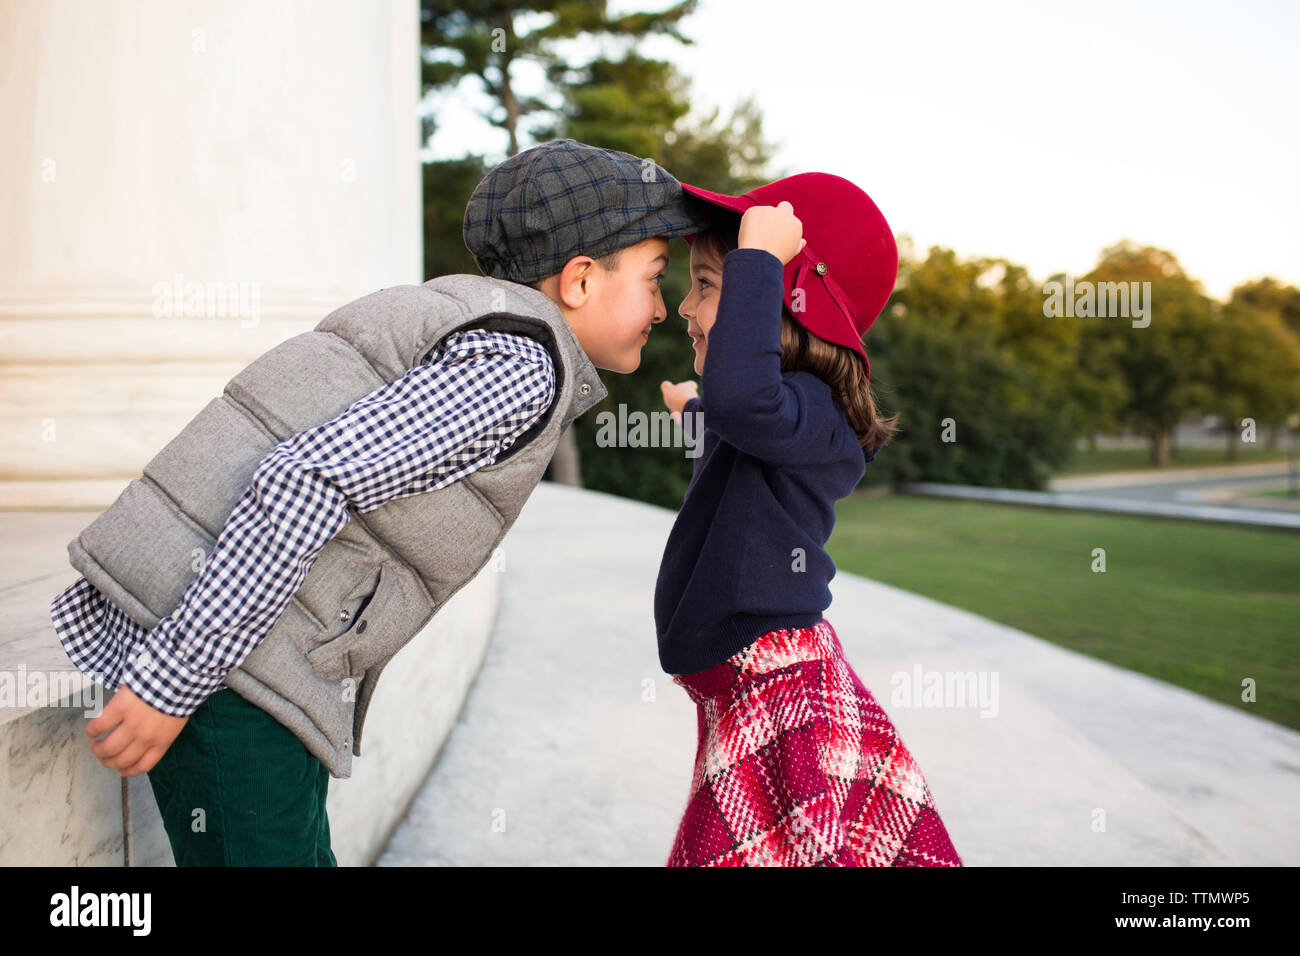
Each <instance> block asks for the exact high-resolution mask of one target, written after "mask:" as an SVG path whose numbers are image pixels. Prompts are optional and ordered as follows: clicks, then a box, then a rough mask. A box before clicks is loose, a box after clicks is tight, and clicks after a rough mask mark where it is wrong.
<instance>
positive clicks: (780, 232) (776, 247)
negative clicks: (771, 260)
mask: <svg viewBox="0 0 1300 956" xmlns="http://www.w3.org/2000/svg"><path fill="white" fill-rule="evenodd" d="M737 238H738V243H737V244H738V246H739V247H740V248H741V249H766V250H767V251H768V252H770V253H772V255H774V256H776V257H777V258H778V259H780V260H781V265H785V264H786V263H787V262H789V261H790V260H791V259H793V258H794V257H795V256H796V255H798V254H799V250H800V249H802V248H803V247H804V245H805V244H807V242H808V240H807V239H804V238H803V223H802V222H800V221H799V220H798V219H797V218H796V217H795V214H794V207H793V206H791V205H790V203H789V202H787V201H785V200H782V201H781V204H780V205H778V206H751V207H750V208H749V209H746V210H745V214H744V215H743V216H741V217H740V234H739V236H738V237H737Z"/></svg>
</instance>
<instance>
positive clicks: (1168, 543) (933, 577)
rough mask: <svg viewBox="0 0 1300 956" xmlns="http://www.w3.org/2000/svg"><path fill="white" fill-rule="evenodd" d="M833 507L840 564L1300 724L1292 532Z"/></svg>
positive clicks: (945, 509) (937, 504) (1023, 511)
mask: <svg viewBox="0 0 1300 956" xmlns="http://www.w3.org/2000/svg"><path fill="white" fill-rule="evenodd" d="M836 515H837V520H836V525H835V532H834V534H833V535H832V536H831V540H830V542H829V551H830V554H831V557H832V558H833V559H834V560H835V564H836V566H837V567H838V568H839V569H840V570H841V571H848V572H853V573H855V574H861V575H863V576H865V577H869V578H873V579H875V580H877V581H881V582H883V583H885V584H890V585H893V586H894V587H899V588H903V589H905V590H908V591H914V592H916V593H917V594H923V595H925V596H926V597H930V598H934V599H935V600H938V601H943V602H945V603H947V604H952V605H954V606H956V607H960V608H964V609H966V610H969V611H973V612H974V613H976V614H980V615H982V616H984V617H987V618H990V619H991V620H994V621H998V622H1000V623H1003V624H1007V625H1010V626H1012V627H1016V628H1019V629H1020V630H1023V631H1026V632H1028V633H1030V634H1033V635H1035V636H1037V637H1040V638H1042V639H1044V640H1047V641H1051V642H1053V643H1055V644H1059V645H1061V646H1062V647H1068V648H1070V649H1071V650H1075V651H1078V652H1080V653H1083V654H1088V655H1090V656H1092V657H1096V658H1100V659H1102V660H1106V661H1110V662H1111V663H1114V664H1117V665H1119V666H1121V667H1127V668H1130V669H1131V670H1135V671H1140V672H1142V673H1144V674H1149V675H1151V676H1152V677H1157V678H1160V679H1161V680H1165V681H1169V682H1170V683H1173V684H1178V685H1180V686H1182V687H1186V688H1187V689H1189V690H1192V691H1195V692H1196V693H1198V694H1203V695H1204V696H1206V697H1209V698H1212V699H1213V700H1216V701H1220V702H1222V703H1225V704H1228V705H1230V706H1232V707H1236V708H1239V709H1241V710H1244V711H1246V712H1247V713H1251V714H1255V715H1256V716H1260V717H1265V718H1268V719H1270V720H1274V721H1277V722H1278V723H1280V724H1284V725H1286V726H1288V727H1291V728H1294V729H1300V654H1298V653H1297V651H1298V650H1300V536H1297V535H1296V534H1295V533H1293V532H1285V531H1266V530H1255V529H1250V528H1239V527H1227V526H1222V527H1221V526H1218V525H1211V524H1205V523H1201V522H1194V521H1173V520H1165V519H1150V518H1136V517H1128V516H1121V515H1099V514H1095V513H1090V512H1083V511H1064V510H1056V509H1048V508H1033V507H1017V506H1014V505H1003V504H995V503H986V502H974V501H952V500H949V499H943V498H927V497H923V496H912V495H879V496H877V495H863V494H856V495H853V496H852V497H850V498H848V499H845V500H844V501H841V502H839V504H838V505H837V507H836ZM1094 548H1104V549H1105V552H1106V571H1105V573H1096V572H1093V571H1092V570H1091V566H1092V562H1093V556H1092V550H1093V549H1094ZM1247 677H1249V678H1253V679H1254V681H1255V693H1256V702H1255V703H1250V704H1247V703H1243V702H1242V700H1241V692H1242V685H1241V682H1242V680H1243V679H1244V678H1247Z"/></svg>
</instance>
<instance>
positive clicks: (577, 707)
mask: <svg viewBox="0 0 1300 956" xmlns="http://www.w3.org/2000/svg"><path fill="white" fill-rule="evenodd" d="M672 521H673V514H672V513H671V512H669V511H666V510H664V509H661V508H654V507H651V506H648V505H644V504H640V503H637V502H631V501H628V500H626V499H622V498H616V497H612V496H608V495H599V494H596V493H593V492H587V491H579V490H576V489H572V488H567V487H563V486H558V485H554V484H550V483H543V484H542V485H541V486H539V487H538V489H537V491H536V492H535V493H534V494H533V496H532V498H531V499H530V500H529V502H528V504H527V506H526V507H525V509H524V512H523V514H522V515H521V516H520V519H519V521H518V522H517V524H516V526H515V527H514V528H513V529H512V530H511V533H510V535H509V536H508V537H507V539H506V541H505V544H504V551H505V559H506V565H505V569H504V571H503V573H504V574H505V578H504V579H503V581H502V605H501V608H500V613H499V617H498V621H497V625H496V629H495V633H494V637H493V643H492V645H491V646H490V648H489V651H488V655H487V659H486V660H485V662H484V664H483V668H482V671H481V672H480V674H479V677H478V680H477V682H476V684H475V686H474V689H473V691H472V692H471V694H470V697H469V698H468V700H467V701H466V703H465V706H464V710H463V711H462V713H461V716H460V719H459V722H458V724H457V726H456V728H455V730H454V731H453V733H452V735H451V737H450V739H449V740H448V742H447V744H446V746H445V747H444V749H443V752H442V755H441V757H440V759H439V762H438V764H437V766H436V768H435V769H434V772H433V773H432V775H431V776H430V778H429V780H428V782H427V783H426V785H425V787H424V789H423V790H422V792H421V793H420V795H419V796H418V797H417V799H416V801H415V802H414V804H413V805H412V807H411V811H410V813H409V814H408V817H407V819H406V820H405V821H404V822H403V823H402V825H401V826H400V827H399V829H398V830H397V832H396V833H395V835H394V837H393V840H392V841H391V843H390V845H389V848H388V850H387V851H386V852H385V854H384V855H383V857H382V858H381V859H380V861H379V865H381V866H385V865H407V864H421V865H429V864H432V865H494V864H524V865H527V864H559V865H646V866H660V865H662V864H663V862H664V859H665V858H666V856H667V853H668V849H669V847H670V846H671V843H672V839H673V836H674V833H675V831H676V826H677V822H678V819H679V815H680V813H681V812H682V810H683V809H684V807H685V801H686V797H687V789H688V786H689V783H690V774H691V765H692V761H693V760H694V755H695V739H696V738H695V734H696V722H695V708H694V705H693V704H692V703H691V702H690V700H689V698H687V696H686V694H685V692H684V691H683V690H682V689H681V688H679V687H678V686H677V685H675V684H673V683H672V681H671V679H670V678H668V677H667V676H665V675H664V674H663V672H662V671H661V670H660V668H659V664H658V657H657V655H656V649H655V636H654V625H653V620H654V618H653V615H652V612H651V607H652V604H651V602H652V598H653V592H654V583H655V573H656V570H657V567H658V562H659V556H660V553H661V551H662V548H663V544H664V540H665V538H666V537H667V534H668V530H669V528H670V527H671V524H672ZM832 592H833V594H834V604H833V605H832V606H831V607H830V609H829V610H828V611H827V618H828V619H829V620H830V621H831V623H832V624H833V625H834V626H835V629H836V631H837V632H838V633H839V635H840V638H841V640H842V642H843V644H844V646H845V650H846V653H847V654H848V657H849V660H850V662H851V663H852V664H853V666H854V668H855V669H856V670H857V671H858V673H859V675H860V676H861V677H862V679H863V681H864V682H865V683H866V685H867V686H868V687H869V688H870V689H871V690H872V691H873V692H874V693H875V694H876V696H877V697H878V698H879V699H880V701H881V703H882V705H883V706H884V707H885V709H886V710H887V711H888V712H889V714H890V716H891V717H892V718H893V720H894V722H895V724H896V725H897V726H898V729H899V732H900V733H901V734H902V737H903V740H904V741H905V742H906V743H907V745H908V747H909V749H911V750H912V752H913V753H914V754H915V755H916V758H917V760H918V762H919V763H920V765H921V768H922V770H923V772H924V773H925V774H926V777H927V779H928V780H929V783H930V787H931V790H932V791H933V792H934V795H935V800H936V802H937V805H938V808H939V812H940V813H941V814H942V816H943V817H944V820H945V822H946V824H947V825H948V828H949V831H950V832H951V834H952V836H953V840H954V842H955V843H956V846H957V849H958V851H959V852H960V853H961V854H962V855H963V857H964V859H965V861H966V863H967V864H968V865H970V866H998V865H1011V866H1017V865H1031V866H1038V865H1076V864H1082V865H1148V864H1151V865H1173V866H1188V865H1233V864H1240V865H1279V864H1281V865H1295V864H1296V863H1298V862H1300V734H1297V733H1296V732H1294V731H1291V730H1289V729H1287V728H1284V727H1281V726H1279V725H1277V724H1274V723H1272V722H1269V721H1266V720H1262V719H1260V718H1256V717H1252V716H1250V715H1248V714H1245V713H1241V712H1239V711H1237V710H1235V709H1233V708H1230V707H1226V706H1223V705H1220V704H1216V703H1213V702H1211V701H1208V700H1206V699H1204V698H1201V697H1199V696H1197V695H1195V694H1192V693H1189V692H1187V691H1184V690H1182V689H1180V688H1177V687H1174V686H1172V685H1169V684H1165V683H1163V682H1160V681H1157V680H1153V679H1150V678H1147V677H1143V676H1141V675H1137V674H1134V673H1131V672H1129V671H1125V670H1122V669H1120V668H1117V667H1113V666H1111V665H1109V664H1105V663H1102V662H1100V661H1096V660H1093V659H1092V658H1089V657H1086V656H1083V655H1080V654H1076V653H1073V652H1071V651H1067V650H1063V649H1061V648H1058V647H1056V646H1054V645H1052V644H1048V643H1046V642H1044V641H1041V640H1039V639H1037V638H1035V637H1033V636H1031V635H1028V634H1025V633H1023V632H1021V631H1017V630H1014V629H1012V628H1008V627H1003V626H1002V625H999V624H995V623H993V622H991V621H988V620H986V619H984V618H981V617H978V616H976V615H973V614H969V613H966V612H964V611H960V610H957V609H955V608H952V607H949V606H947V605H944V604H940V603H937V602H935V601H931V600H928V599H926V598H922V597H918V596H917V595H914V594H911V593H908V592H905V591H900V590H897V589H895V588H891V587H888V586H886V585H882V584H878V583H876V582H873V581H870V580H867V579H864V578H860V577H856V576H854V575H850V574H840V575H837V577H836V578H835V580H834V581H833V582H832ZM918 667H919V668H921V669H922V671H923V673H926V674H928V673H930V672H932V671H939V672H946V673H947V672H952V673H956V672H973V673H975V674H977V675H981V674H982V675H983V676H984V677H985V678H986V679H988V680H989V681H990V683H989V684H988V685H987V686H989V687H990V688H992V687H994V686H996V691H997V693H996V698H995V700H996V712H995V713H990V714H989V715H988V716H983V715H982V714H981V711H980V709H979V708H978V707H948V708H928V707H907V706H903V705H902V704H901V703H896V702H895V701H894V700H893V699H892V689H893V686H894V685H893V684H891V678H892V677H893V676H894V675H895V674H897V673H903V674H909V675H911V674H913V673H915V668H918ZM995 676H996V679H997V683H996V685H993V684H992V683H991V681H992V679H993V678H994V677H995ZM989 710H992V709H991V708H990V709H989Z"/></svg>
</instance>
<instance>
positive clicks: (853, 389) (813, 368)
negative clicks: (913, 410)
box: [693, 216, 898, 458]
mask: <svg viewBox="0 0 1300 956" xmlns="http://www.w3.org/2000/svg"><path fill="white" fill-rule="evenodd" d="M739 228H740V217H739V216H735V217H731V216H717V217H715V218H714V220H713V222H712V224H711V225H710V226H709V227H707V228H706V229H704V230H703V231H701V232H699V233H697V234H696V236H695V239H694V240H693V245H694V246H696V247H698V248H699V249H700V250H701V251H702V252H706V253H712V254H713V255H715V256H717V257H718V260H719V261H721V260H722V258H723V256H725V255H726V254H727V253H728V252H730V251H731V250H732V249H735V248H736V244H737V233H738V232H739ZM781 353H782V355H781V371H782V372H794V371H803V372H811V373H812V374H813V375H816V376H817V377H818V378H820V379H821V380H822V381H823V382H825V383H826V384H827V385H829V386H830V389H831V394H832V395H833V396H835V399H836V400H837V401H838V402H839V403H840V405H841V406H842V407H843V409H844V412H845V414H846V416H847V417H848V420H849V424H850V425H852V426H853V431H854V432H856V433H857V436H858V444H859V445H861V446H862V450H863V452H864V453H865V454H866V456H867V457H868V458H871V457H872V456H874V455H875V453H876V451H877V450H878V449H880V448H881V447H883V446H884V445H886V444H888V443H889V440H890V439H891V438H893V437H894V435H895V433H896V432H897V431H898V416H897V415H892V416H890V417H888V418H885V417H883V416H882V415H881V414H880V411H879V410H878V409H877V408H876V400H875V396H874V395H873V394H872V389H871V387H870V383H869V382H868V381H867V373H866V369H865V368H864V367H863V364H862V359H861V358H860V357H859V356H858V354H857V353H856V352H854V351H853V350H852V349H849V348H845V347H844V346H843V345H836V344H835V343H833V342H827V341H826V340H825V339H823V338H821V337H820V336H817V335H813V334H812V333H811V332H809V331H808V330H807V329H805V328H804V327H803V326H802V325H800V324H799V323H798V322H796V321H795V320H794V317H793V316H791V315H790V311H789V309H787V308H785V306H784V305H783V306H782V307H781ZM704 360H705V361H706V362H707V361H708V356H707V354H706V356H705V359H704Z"/></svg>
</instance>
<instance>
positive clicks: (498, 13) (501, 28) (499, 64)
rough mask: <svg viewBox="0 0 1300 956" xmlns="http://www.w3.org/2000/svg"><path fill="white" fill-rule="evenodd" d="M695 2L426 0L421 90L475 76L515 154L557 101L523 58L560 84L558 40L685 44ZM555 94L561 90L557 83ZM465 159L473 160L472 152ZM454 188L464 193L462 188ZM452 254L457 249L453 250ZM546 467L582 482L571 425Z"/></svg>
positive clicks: (430, 124)
mask: <svg viewBox="0 0 1300 956" xmlns="http://www.w3.org/2000/svg"><path fill="white" fill-rule="evenodd" d="M696 2H697V0H683V2H681V3H678V4H676V5H674V6H672V7H670V8H668V9H667V10H664V11H661V12H657V13H641V12H637V13H628V14H625V15H622V16H615V17H611V16H609V15H608V11H607V6H606V4H605V2H604V0H599V2H585V3H574V2H555V0H552V2H530V3H519V2H513V3H512V2H493V0H477V2H468V3H462V2H459V0H457V2H451V0H421V3H420V20H421V26H420V42H421V51H422V56H421V82H422V85H423V91H424V92H425V93H426V94H427V93H428V92H430V91H432V90H435V89H442V88H446V87H449V86H454V85H456V84H459V83H460V82H461V81H462V80H463V79H464V78H466V77H469V76H473V77H476V78H477V79H478V80H479V82H480V83H481V85H482V87H483V89H484V90H485V92H487V94H488V95H489V96H490V97H491V98H492V99H493V100H495V101H496V103H495V105H494V107H493V108H492V109H491V110H489V111H488V113H487V115H486V116H485V119H487V120H488V122H489V123H491V124H492V125H494V126H497V127H499V128H501V129H503V130H505V132H506V137H507V153H506V155H507V156H513V155H514V154H515V153H517V152H519V135H518V131H519V124H520V122H521V121H522V120H524V119H525V118H526V117H529V116H532V115H533V114H536V113H542V112H548V111H553V110H555V109H558V108H559V107H557V106H552V105H551V104H550V103H548V101H547V99H546V98H545V96H543V95H541V94H539V95H534V96H521V95H520V94H519V93H518V92H517V91H516V88H515V76H514V73H513V67H514V66H515V65H516V64H517V63H521V62H524V61H529V60H531V61H534V62H536V63H539V64H541V65H542V66H543V67H545V68H546V73H547V76H548V78H549V79H550V82H551V84H552V85H554V84H555V83H557V82H558V81H559V78H560V77H561V76H562V75H563V74H564V72H565V71H567V70H568V69H569V68H568V67H567V66H566V65H565V63H564V60H563V58H562V57H561V55H560V53H559V52H558V46H559V44H560V43H561V41H564V40H572V39H575V38H577V37H607V38H617V39H621V40H623V41H628V42H631V41H634V40H635V39H637V38H640V37H643V36H646V35H649V34H655V33H657V34H663V35H668V36H672V37H674V38H676V39H677V40H679V41H680V42H682V43H690V42H691V41H690V40H689V39H688V38H687V37H685V36H683V35H682V33H681V32H680V30H679V28H678V24H679V23H680V21H681V20H682V18H683V17H685V16H687V15H689V14H690V13H691V12H693V11H694V9H695V6H696ZM538 16H541V18H542V19H543V20H544V21H545V22H543V23H540V24H539V25H537V26H534V27H532V28H531V29H528V28H525V29H522V30H521V29H520V24H521V23H526V22H528V21H535V20H536V19H537V17H538ZM647 62H648V61H647ZM550 93H551V94H552V95H556V91H555V90H554V89H552V90H551V91H550ZM435 128H436V121H435V120H434V119H433V118H432V117H430V118H428V119H427V120H426V123H425V134H426V141H427V138H428V137H429V136H432V135H433V132H434V130H435ZM547 138H552V137H547ZM586 141H587V140H584V142H586ZM593 145H598V144H593ZM466 159H467V160H473V159H474V157H466ZM444 171H445V172H448V173H450V174H451V175H452V177H453V178H456V177H458V176H460V175H463V173H464V168H462V167H455V166H453V167H450V168H445V169H442V170H437V171H436V172H439V173H441V172H444ZM476 184H477V183H475V184H474V185H476ZM462 185H463V184H462ZM472 191H473V185H471V186H470V188H469V191H466V192H464V194H463V195H464V199H465V200H468V199H469V195H470V193H471V192H472ZM452 195H456V196H457V198H459V193H452ZM426 208H427V207H426ZM430 239H431V241H432V242H433V243H434V245H435V246H439V247H440V248H439V249H436V250H435V253H434V255H435V256H436V257H438V258H439V259H440V260H441V258H442V257H443V255H444V254H445V253H447V252H448V249H447V246H448V244H449V232H448V231H447V230H443V231H442V232H441V233H440V235H438V236H431V237H430ZM451 255H452V257H454V256H455V253H454V252H452V253H451ZM426 259H427V257H426ZM547 474H548V476H549V477H551V478H552V479H554V480H556V481H559V482H562V483H564V484H571V485H581V484H582V476H581V469H580V459H579V456H578V449H577V444H576V443H575V440H574V434H573V426H572V425H570V427H569V428H566V429H565V430H564V433H563V434H562V435H561V436H560V441H559V444H558V445H557V447H556V450H555V455H554V456H553V457H552V459H551V464H550V467H549V469H548V472H547Z"/></svg>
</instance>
